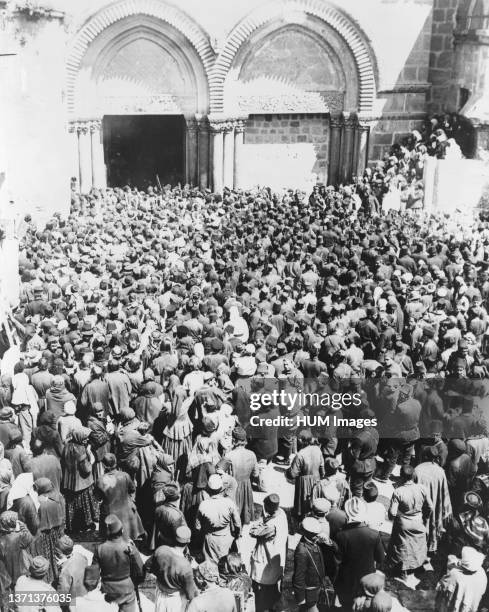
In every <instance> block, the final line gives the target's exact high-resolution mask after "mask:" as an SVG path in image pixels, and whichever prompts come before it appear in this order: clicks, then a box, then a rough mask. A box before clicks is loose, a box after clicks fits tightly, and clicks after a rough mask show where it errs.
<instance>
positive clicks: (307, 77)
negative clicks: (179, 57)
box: [210, 0, 376, 188]
mask: <svg viewBox="0 0 489 612" xmlns="http://www.w3.org/2000/svg"><path fill="white" fill-rule="evenodd" d="M375 75H376V64H375V58H374V55H373V52H372V50H371V49H370V46H369V44H368V42H367V39H366V37H365V35H364V34H363V33H362V32H361V30H360V29H359V28H358V27H357V26H356V24H355V23H354V22H353V21H352V20H351V19H349V18H348V16H347V15H346V14H344V13H343V12H342V11H340V10H339V9H338V8H336V7H333V6H331V5H329V4H327V3H325V2H323V1H322V0H286V2H279V1H278V0H275V1H272V2H269V3H267V4H265V5H263V6H261V7H259V8H257V9H256V10H255V11H253V12H252V13H251V14H250V15H249V16H248V17H246V18H245V19H244V20H243V21H242V22H240V23H239V24H238V25H237V26H236V27H235V28H234V29H233V30H232V32H231V33H230V35H229V36H228V38H227V40H226V41H225V43H224V45H223V48H222V50H221V52H220V53H219V56H218V57H217V58H216V62H215V65H214V68H213V71H212V77H211V80H210V96H211V110H212V111H213V113H216V114H219V113H222V114H223V115H224V116H228V117H229V116H242V117H243V116H244V117H246V118H247V119H246V130H245V132H244V134H245V135H244V141H243V136H242V135H240V136H239V137H237V138H236V139H235V149H236V147H237V146H238V147H239V150H238V152H237V154H236V151H235V159H238V160H239V159H241V160H244V163H242V164H241V165H242V166H243V167H242V169H241V172H242V175H243V177H244V183H246V184H248V183H249V182H250V180H251V177H259V178H258V182H263V181H265V180H266V178H267V177H269V176H270V175H272V174H274V173H275V174H276V176H275V181H276V183H277V187H278V186H279V184H280V183H281V181H282V180H283V176H287V177H289V178H290V180H293V181H294V182H295V183H296V184H302V185H304V187H305V188H307V187H309V186H310V184H311V183H314V182H315V181H317V180H319V181H328V182H329V183H333V184H335V183H337V182H338V181H348V180H350V179H351V178H352V176H353V175H355V174H357V173H358V172H362V171H363V168H364V166H365V163H366V157H367V148H368V133H369V132H368V127H367V126H366V125H365V124H364V123H363V122H361V121H360V120H359V119H362V118H363V117H365V116H368V115H371V114H372V112H373V104H374V100H375V95H376V78H375ZM217 139H219V146H218V150H219V149H220V148H221V143H220V140H221V136H219V135H218V136H214V140H217ZM226 140H228V142H229V141H230V139H229V138H228V137H227V132H226V130H224V143H226ZM224 148H225V147H224ZM225 158H226V156H225ZM224 166H226V164H225V165H224ZM278 166H279V167H280V168H281V173H278V172H275V170H276V169H277V167H278ZM224 182H225V183H226V181H224ZM227 182H229V181H227ZM283 186H284V185H283ZM306 186H307V187H306Z"/></svg>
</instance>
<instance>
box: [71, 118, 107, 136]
mask: <svg viewBox="0 0 489 612" xmlns="http://www.w3.org/2000/svg"><path fill="white" fill-rule="evenodd" d="M101 129H102V120H101V119H86V120H83V121H71V122H70V123H69V125H68V131H69V132H70V134H75V133H76V134H89V133H90V134H93V133H94V132H98V131H99V130H101Z"/></svg>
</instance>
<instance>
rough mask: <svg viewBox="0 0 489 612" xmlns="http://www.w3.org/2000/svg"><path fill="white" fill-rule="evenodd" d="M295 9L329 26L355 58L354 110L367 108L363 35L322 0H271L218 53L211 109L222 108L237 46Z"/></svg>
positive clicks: (370, 63)
mask: <svg viewBox="0 0 489 612" xmlns="http://www.w3.org/2000/svg"><path fill="white" fill-rule="evenodd" d="M286 10H288V11H289V12H290V11H295V12H297V11H299V12H303V13H305V14H306V15H310V16H312V17H316V18H319V19H321V20H322V21H324V22H325V23H326V24H328V25H329V26H330V27H331V28H333V29H334V30H335V31H336V32H337V33H338V34H339V35H340V36H341V37H342V38H343V39H344V40H345V42H346V44H347V45H348V46H349V48H350V50H351V52H352V55H353V57H354V59H355V64H356V67H357V72H358V79H359V100H358V110H359V111H361V112H364V111H371V110H372V108H373V102H374V99H375V90H376V84H375V63H374V56H373V53H372V51H371V50H370V48H369V46H368V44H367V42H366V37H365V36H364V35H363V34H362V33H361V32H360V30H359V29H358V28H357V27H356V26H355V25H354V23H353V22H352V21H351V20H350V19H349V18H347V17H346V16H345V15H344V13H343V12H342V11H341V10H339V9H338V8H336V7H334V6H332V5H330V4H327V3H325V2H324V1H323V0H291V1H287V2H284V1H283V0H274V1H272V2H270V3H267V4H265V5H264V6H262V7H258V8H257V9H255V10H254V11H253V12H252V13H251V14H250V15H249V16H248V17H246V18H245V19H243V20H242V21H241V22H240V23H238V25H237V26H236V27H235V28H234V29H233V30H232V32H231V33H230V35H229V36H228V38H227V40H226V42H225V44H224V47H223V48H222V50H221V52H220V53H219V55H218V57H217V59H216V63H215V65H214V68H213V70H212V75H211V78H210V83H209V84H210V106H211V111H212V112H222V110H223V108H224V90H223V84H224V81H225V79H226V76H227V74H228V72H229V70H230V68H231V66H232V64H233V60H234V58H235V56H236V54H237V52H238V50H239V48H240V47H241V45H242V44H243V43H244V42H246V41H247V40H249V38H250V36H251V35H252V34H253V32H255V31H256V30H258V29H259V28H261V27H263V26H264V25H266V24H267V23H269V22H270V21H272V20H274V19H280V18H281V16H282V15H283V14H284V12H285V11H286Z"/></svg>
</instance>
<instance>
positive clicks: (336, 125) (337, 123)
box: [329, 115, 343, 130]
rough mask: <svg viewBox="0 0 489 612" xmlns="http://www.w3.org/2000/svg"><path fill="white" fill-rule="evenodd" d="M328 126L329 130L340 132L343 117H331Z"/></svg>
mask: <svg viewBox="0 0 489 612" xmlns="http://www.w3.org/2000/svg"><path fill="white" fill-rule="evenodd" d="M329 125H330V126H331V129H333V130H334V129H337V130H340V129H341V128H342V127H343V116H342V115H331V117H330V118H329Z"/></svg>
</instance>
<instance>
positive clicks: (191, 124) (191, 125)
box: [185, 117, 199, 134]
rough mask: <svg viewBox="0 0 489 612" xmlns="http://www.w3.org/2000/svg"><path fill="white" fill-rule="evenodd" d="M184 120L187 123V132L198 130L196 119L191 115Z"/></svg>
mask: <svg viewBox="0 0 489 612" xmlns="http://www.w3.org/2000/svg"><path fill="white" fill-rule="evenodd" d="M185 121H186V123H187V132H190V133H192V134H196V133H197V131H198V127H199V124H198V121H197V119H194V118H193V117H189V118H187V117H186V118H185Z"/></svg>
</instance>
